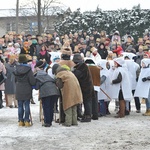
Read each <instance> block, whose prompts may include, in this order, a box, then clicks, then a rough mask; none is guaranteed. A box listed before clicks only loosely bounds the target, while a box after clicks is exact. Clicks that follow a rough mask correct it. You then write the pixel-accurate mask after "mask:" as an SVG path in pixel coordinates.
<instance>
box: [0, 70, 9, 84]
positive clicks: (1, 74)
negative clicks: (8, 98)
mask: <svg viewBox="0 0 150 150" xmlns="http://www.w3.org/2000/svg"><path fill="white" fill-rule="evenodd" d="M6 79H7V77H6V75H5V74H4V72H3V71H1V72H0V85H1V84H2V83H4V82H5V80H6Z"/></svg>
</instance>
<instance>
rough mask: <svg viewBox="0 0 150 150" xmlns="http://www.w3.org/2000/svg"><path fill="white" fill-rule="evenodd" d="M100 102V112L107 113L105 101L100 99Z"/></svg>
mask: <svg viewBox="0 0 150 150" xmlns="http://www.w3.org/2000/svg"><path fill="white" fill-rule="evenodd" d="M99 104H100V112H99V113H100V114H101V115H106V106H105V102H104V100H99Z"/></svg>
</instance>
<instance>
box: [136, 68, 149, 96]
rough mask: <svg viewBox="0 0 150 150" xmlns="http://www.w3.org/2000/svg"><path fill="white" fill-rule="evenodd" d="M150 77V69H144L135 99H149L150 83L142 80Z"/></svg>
mask: <svg viewBox="0 0 150 150" xmlns="http://www.w3.org/2000/svg"><path fill="white" fill-rule="evenodd" d="M148 76H150V68H142V69H141V72H140V75H139V79H138V83H137V86H136V89H135V93H134V97H144V98H148V95H149V89H150V81H145V82H143V81H142V78H145V77H148Z"/></svg>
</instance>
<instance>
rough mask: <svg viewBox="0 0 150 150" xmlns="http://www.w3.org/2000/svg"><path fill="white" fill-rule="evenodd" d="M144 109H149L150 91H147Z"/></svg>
mask: <svg viewBox="0 0 150 150" xmlns="http://www.w3.org/2000/svg"><path fill="white" fill-rule="evenodd" d="M146 109H147V110H148V109H150V90H149V94H148V98H146Z"/></svg>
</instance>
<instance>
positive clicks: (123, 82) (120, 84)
mask: <svg viewBox="0 0 150 150" xmlns="http://www.w3.org/2000/svg"><path fill="white" fill-rule="evenodd" d="M114 62H115V67H116V69H115V71H114V74H113V77H112V85H113V87H112V90H111V92H112V98H114V99H117V98H118V99H119V112H118V115H117V116H115V117H116V118H122V117H125V101H131V99H132V90H131V85H130V79H129V74H128V71H127V69H126V67H124V66H125V60H124V59H123V58H122V57H120V58H116V59H114Z"/></svg>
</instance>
